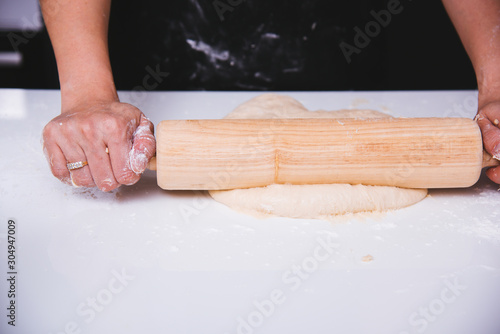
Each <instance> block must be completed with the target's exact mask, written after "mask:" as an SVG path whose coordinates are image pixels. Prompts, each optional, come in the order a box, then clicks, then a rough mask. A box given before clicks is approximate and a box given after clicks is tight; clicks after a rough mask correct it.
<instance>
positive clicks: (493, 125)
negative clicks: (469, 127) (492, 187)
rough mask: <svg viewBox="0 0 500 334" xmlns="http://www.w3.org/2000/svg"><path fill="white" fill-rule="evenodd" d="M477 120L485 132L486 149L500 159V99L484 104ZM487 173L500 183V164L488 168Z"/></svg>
mask: <svg viewBox="0 0 500 334" xmlns="http://www.w3.org/2000/svg"><path fill="white" fill-rule="evenodd" d="M476 120H477V124H479V127H480V128H481V132H482V134H483V143H484V148H485V150H486V151H487V152H488V153H490V154H491V155H492V156H493V157H494V158H496V159H500V128H499V124H500V100H498V101H493V102H489V103H486V104H485V105H483V106H482V107H481V108H480V109H479V112H478V113H477V116H476ZM486 175H487V176H488V177H489V178H490V179H491V180H492V181H493V182H495V183H500V166H499V167H494V168H490V169H488V170H487V171H486Z"/></svg>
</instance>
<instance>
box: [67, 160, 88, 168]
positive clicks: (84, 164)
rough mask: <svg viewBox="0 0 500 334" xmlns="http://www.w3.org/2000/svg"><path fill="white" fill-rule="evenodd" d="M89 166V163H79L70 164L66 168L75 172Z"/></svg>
mask: <svg viewBox="0 0 500 334" xmlns="http://www.w3.org/2000/svg"><path fill="white" fill-rule="evenodd" d="M87 165H88V162H87V161H77V162H68V163H67V164H66V167H68V170H74V169H79V168H83V167H85V166H87Z"/></svg>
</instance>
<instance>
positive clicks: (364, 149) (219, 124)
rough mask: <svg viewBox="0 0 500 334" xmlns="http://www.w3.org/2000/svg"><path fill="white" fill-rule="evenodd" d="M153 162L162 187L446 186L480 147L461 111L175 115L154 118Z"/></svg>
mask: <svg viewBox="0 0 500 334" xmlns="http://www.w3.org/2000/svg"><path fill="white" fill-rule="evenodd" d="M485 161H489V163H490V164H497V163H498V162H497V161H496V160H491V159H488V158H486V160H485ZM156 163H157V166H156V169H157V170H158V185H159V186H160V187H162V188H164V189H234V188H249V187H258V186H266V185H269V184H272V183H291V184H315V183H350V184H359V183H362V184H368V185H389V186H399V187H409V188H454V187H468V186H471V185H473V184H474V183H475V182H476V181H477V180H478V178H479V175H480V172H481V168H482V167H483V148H482V140H481V132H480V130H479V127H478V126H477V124H476V123H475V122H474V121H472V120H470V119H465V118H387V119H374V120H353V119H252V120H240V119H222V120H175V121H163V122H161V123H160V124H159V126H158V130H157V161H156Z"/></svg>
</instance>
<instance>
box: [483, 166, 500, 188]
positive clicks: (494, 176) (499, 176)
mask: <svg viewBox="0 0 500 334" xmlns="http://www.w3.org/2000/svg"><path fill="white" fill-rule="evenodd" d="M486 176H488V178H489V179H490V180H491V181H493V182H495V183H498V184H500V167H495V168H490V169H488V170H487V171H486Z"/></svg>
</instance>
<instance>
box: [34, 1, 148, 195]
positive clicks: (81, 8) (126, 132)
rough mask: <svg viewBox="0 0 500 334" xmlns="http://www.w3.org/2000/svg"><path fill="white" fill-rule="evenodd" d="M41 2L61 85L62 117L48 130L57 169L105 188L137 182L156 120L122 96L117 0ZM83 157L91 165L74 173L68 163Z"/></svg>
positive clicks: (70, 179)
mask: <svg viewBox="0 0 500 334" xmlns="http://www.w3.org/2000/svg"><path fill="white" fill-rule="evenodd" d="M40 3H41V7H42V13H43V16H44V20H45V22H46V25H47V29H48V31H49V35H50V38H51V41H52V45H53V48H54V52H55V55H56V60H57V66H58V71H59V81H60V85H61V102H62V103H61V104H62V112H61V115H60V116H57V117H56V118H54V119H53V120H52V121H51V122H49V123H48V124H47V126H46V127H45V128H44V133H43V139H44V151H45V153H46V156H47V159H48V161H49V163H50V167H51V170H52V173H53V174H54V175H55V176H56V177H57V178H59V179H61V180H62V181H64V182H66V183H72V184H73V185H75V186H85V187H93V186H97V187H98V188H99V189H101V190H104V191H109V190H112V189H115V188H116V187H118V186H119V185H120V184H133V183H135V182H137V181H138V180H139V178H140V174H141V173H142V172H143V171H144V169H145V168H146V164H147V162H148V161H149V159H150V158H151V156H152V155H153V154H154V151H155V140H154V136H153V125H152V124H151V122H149V120H148V119H147V118H146V117H145V116H144V114H143V113H142V112H141V111H140V110H139V109H137V108H135V107H134V106H131V105H129V104H125V103H120V102H119V100H118V95H117V93H116V89H115V85H114V82H113V75H112V71H111V65H110V62H109V54H108V46H107V30H108V22H109V13H110V3H111V1H110V0H86V1H63V0H41V1H40ZM77 161H87V162H88V166H85V167H83V168H80V169H76V170H73V171H71V172H70V171H69V170H68V169H67V167H66V163H67V162H77Z"/></svg>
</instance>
